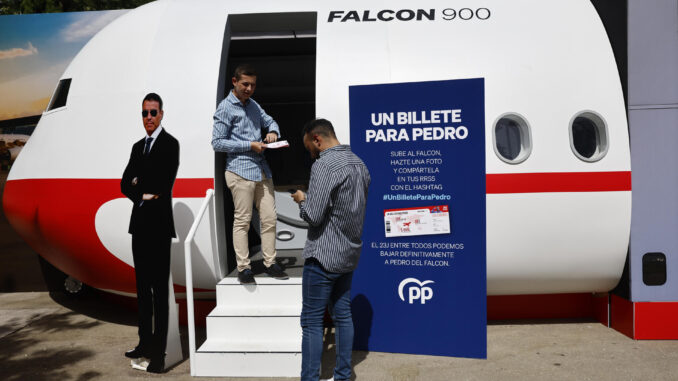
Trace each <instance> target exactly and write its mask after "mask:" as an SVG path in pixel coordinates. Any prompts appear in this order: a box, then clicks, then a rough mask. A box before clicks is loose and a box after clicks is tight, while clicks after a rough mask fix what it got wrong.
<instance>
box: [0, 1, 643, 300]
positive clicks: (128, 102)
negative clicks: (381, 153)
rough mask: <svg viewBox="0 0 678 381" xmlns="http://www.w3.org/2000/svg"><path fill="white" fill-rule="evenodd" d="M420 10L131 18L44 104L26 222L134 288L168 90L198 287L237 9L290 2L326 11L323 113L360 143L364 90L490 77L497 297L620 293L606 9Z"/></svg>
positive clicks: (90, 276)
mask: <svg viewBox="0 0 678 381" xmlns="http://www.w3.org/2000/svg"><path fill="white" fill-rule="evenodd" d="M412 4H413V3H412V2H407V1H394V2H393V1H392V2H389V3H388V5H386V3H384V2H370V1H345V2H341V3H337V4H332V3H326V2H313V1H305V0H292V1H286V2H279V1H257V2H236V1H229V0H224V1H217V0H207V1H200V2H193V1H185V2H182V1H170V0H166V1H158V2H154V3H150V4H147V5H144V6H142V7H140V8H137V9H135V10H132V11H130V12H128V13H126V14H124V15H122V16H120V17H119V18H118V19H116V20H115V21H113V22H112V23H111V24H110V25H108V26H107V27H105V28H104V29H103V30H102V31H101V32H99V33H98V34H97V35H96V36H94V37H93V38H92V40H91V41H90V42H89V43H88V44H87V45H86V46H85V47H84V48H83V49H82V50H81V52H80V53H79V54H78V55H77V56H76V57H75V58H74V60H73V61H72V63H71V64H70V65H69V66H68V68H67V69H66V71H65V73H64V74H63V76H62V79H71V83H70V89H69V92H68V97H67V102H66V104H65V106H63V107H58V108H55V109H52V110H48V111H46V112H45V113H44V114H43V115H42V118H41V119H40V122H39V124H38V126H37V128H36V130H35V132H34V133H33V135H32V136H31V139H30V141H29V142H28V144H27V145H26V146H25V147H24V149H23V151H22V154H21V156H20V157H19V158H18V160H17V161H16V162H15V164H14V166H13V168H12V170H11V172H10V174H9V177H8V181H7V184H6V186H5V195H4V201H3V202H4V208H5V213H6V215H7V217H8V219H9V220H10V222H11V224H12V225H13V226H14V228H15V229H16V230H17V231H18V232H19V234H20V235H21V236H22V237H23V238H24V239H25V240H26V241H27V242H28V243H29V244H30V245H31V246H32V247H33V248H34V249H35V250H36V251H37V252H38V253H39V254H40V255H42V256H43V257H44V258H46V259H47V260H48V261H49V262H51V263H52V264H54V265H55V266H57V267H58V268H59V269H61V270H62V271H64V272H66V273H68V274H69V275H72V276H74V277H75V278H78V279H80V280H82V281H83V282H85V283H87V284H89V285H92V286H93V287H96V288H100V289H105V290H111V291H115V292H120V293H130V294H132V293H134V271H133V261H132V253H131V244H130V242H131V237H130V236H129V234H128V233H127V227H128V223H129V215H130V211H131V208H132V205H131V202H130V201H129V200H127V199H126V198H124V196H123V195H122V194H121V193H120V187H119V182H120V177H121V175H122V172H123V169H124V167H125V164H126V163H127V160H128V158H129V152H130V149H131V146H132V144H133V143H134V142H135V141H137V140H139V139H140V138H141V137H142V136H143V134H144V131H143V128H142V124H141V120H140V115H139V111H140V109H141V107H140V106H141V99H142V98H143V96H144V95H145V94H146V93H148V92H151V91H152V92H156V93H158V94H160V95H161V96H162V97H163V100H164V110H165V115H164V119H163V125H164V127H165V128H166V129H167V130H168V131H169V132H170V133H171V134H172V135H174V136H175V137H176V138H177V139H178V140H179V142H180V144H181V157H180V166H179V172H178V175H177V180H176V183H175V186H174V204H175V221H176V225H177V230H178V238H177V239H176V240H175V242H174V243H173V249H172V256H173V258H172V273H173V279H174V282H175V284H176V285H177V286H183V285H184V279H185V277H184V265H183V239H185V237H186V233H187V231H188V228H189V227H190V226H191V224H192V223H193V220H194V218H195V215H196V214H197V211H198V209H199V207H200V204H201V203H202V200H203V198H204V196H205V192H206V190H207V189H210V188H212V187H214V184H215V176H219V174H218V173H215V172H216V171H215V154H214V151H213V150H212V148H211V145H210V141H211V134H212V116H213V113H214V110H215V106H216V102H217V100H218V99H220V96H223V94H219V88H220V86H221V87H223V86H225V82H224V80H223V78H224V77H223V73H222V71H223V70H224V68H225V65H224V62H223V60H224V59H226V58H225V57H226V56H225V55H224V54H223V50H224V47H226V48H227V47H228V44H227V42H228V41H226V43H225V41H224V40H225V39H229V38H230V37H231V34H230V32H229V29H228V28H229V27H232V25H231V26H228V25H227V22H228V20H229V15H240V14H258V13H266V14H275V13H279V14H280V19H281V20H282V21H281V23H282V22H283V21H284V20H286V17H287V16H286V14H294V13H303V12H316V13H317V23H316V29H315V30H314V31H313V33H314V37H313V38H315V39H316V52H315V114H316V115H317V116H318V117H323V118H326V119H329V120H330V121H332V123H333V124H334V125H335V128H336V129H337V135H338V138H339V140H340V141H341V142H343V143H348V142H349V140H350V139H349V136H350V130H349V99H348V88H349V86H352V85H364V84H380V83H400V82H419V81H434V80H448V79H463V78H484V79H485V126H486V149H485V150H486V173H487V175H486V183H487V289H488V294H490V295H517V294H548V293H575V292H605V291H609V290H610V289H612V288H613V287H614V286H615V285H616V284H617V282H618V281H619V278H620V276H621V273H622V269H623V266H624V261H625V258H626V253H627V249H628V244H629V232H630V225H631V180H630V179H631V169H630V151H629V134H628V127H627V120H626V109H625V105H624V97H623V93H622V88H621V83H620V80H619V74H618V71H617V67H616V64H615V59H614V55H613V52H612V48H611V47H610V42H609V40H608V37H607V35H606V32H605V29H604V27H603V25H602V23H601V21H600V18H599V16H598V14H597V13H596V11H595V9H594V8H593V6H592V5H591V3H590V2H589V1H588V0H572V1H567V2H545V1H539V0H518V1H504V0H488V1H486V2H484V3H483V4H482V6H479V5H478V6H477V7H476V5H475V4H476V3H473V2H472V3H470V4H469V2H463V1H459V0H450V1H425V2H422V3H417V5H416V6H414V5H412ZM471 5H473V7H470V6H471ZM386 7H388V9H386ZM453 14H454V17H452V15H453ZM233 35H234V36H235V33H233ZM297 37H299V36H297ZM302 37H303V36H302ZM287 75H289V76H290V77H294V76H295V75H299V74H298V73H294V72H291V73H287ZM220 78H222V79H221V84H220ZM225 78H227V80H228V82H230V75H227V76H226V77H225ZM262 86H263V85H260V87H262ZM412 96H413V97H416V96H417V94H412ZM253 98H255V99H256V98H257V93H255V94H254V96H253ZM506 115H509V116H513V115H517V116H520V117H521V118H523V120H524V121H526V124H527V125H528V130H527V131H528V135H529V138H530V147H529V148H530V150H529V152H526V155H527V156H526V157H525V158H522V160H520V161H519V162H511V161H510V160H509V161H507V160H505V159H502V158H501V157H500V154H499V153H498V152H497V148H496V146H495V145H496V143H495V139H496V137H495V125H496V123H497V121H498V120H499V119H501V118H502V117H504V116H506ZM582 115H593V116H595V117H596V118H598V119H597V120H600V121H602V125H603V126H604V128H603V129H602V130H601V131H602V133H604V134H605V136H604V138H605V144H606V146H605V152H602V153H601V155H600V157H599V158H596V160H585V159H586V158H584V159H582V158H581V157H578V156H577V154H576V152H575V148H574V146H573V143H572V140H571V139H572V138H571V132H570V129H571V127H570V126H571V125H572V123H573V120H575V119H576V118H577V117H578V116H582ZM286 127H287V126H284V125H281V130H282V138H283V139H284V138H285V134H286V131H285V129H286ZM290 128H291V127H290ZM295 131H296V130H295ZM295 133H296V132H295ZM65 137H68V139H69V142H68V144H66V142H65V140H64V139H65ZM449 170H450V171H451V170H453V168H449ZM222 175H223V174H222ZM373 176H378V174H373ZM279 185H281V184H279ZM276 199H277V200H278V202H279V203H281V208H280V209H281V210H283V212H282V213H286V212H285V210H288V209H289V210H293V208H292V207H293V206H294V205H292V206H291V207H290V205H287V206H285V205H283V204H284V203H289V202H291V200H289V195H288V194H286V193H285V192H283V193H280V194H278V195H277V197H276ZM286 208H287V209H286ZM290 213H291V212H290ZM288 217H290V218H295V219H298V216H295V215H289V216H288ZM203 225H205V226H207V227H209V225H210V224H209V223H205V224H203ZM281 225H282V224H281ZM215 234H223V233H218V232H216V233H215V232H213V231H210V229H209V228H203V229H202V230H200V231H199V232H198V235H197V237H196V248H197V250H195V253H196V254H195V255H196V256H197V258H196V259H195V261H194V263H195V264H194V269H195V271H196V272H195V275H194V285H195V286H196V287H197V288H200V289H203V290H213V289H214V287H215V284H216V282H218V281H219V279H220V278H221V277H223V276H224V275H225V274H224V269H225V265H224V263H223V258H221V257H220V254H219V253H220V252H223V248H220V247H218V245H217V243H215V242H216V238H215V236H214V235H215ZM294 245H296V247H299V248H300V247H302V245H303V237H301V241H298V240H297V241H294V243H289V242H280V245H279V248H293V247H294Z"/></svg>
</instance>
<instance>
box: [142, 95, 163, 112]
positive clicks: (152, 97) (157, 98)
mask: <svg viewBox="0 0 678 381" xmlns="http://www.w3.org/2000/svg"><path fill="white" fill-rule="evenodd" d="M146 101H152V102H158V104H159V105H160V111H162V98H160V95H158V94H156V93H148V94H146V96H145V97H144V100H143V101H141V104H142V105H143V104H144V102H146Z"/></svg>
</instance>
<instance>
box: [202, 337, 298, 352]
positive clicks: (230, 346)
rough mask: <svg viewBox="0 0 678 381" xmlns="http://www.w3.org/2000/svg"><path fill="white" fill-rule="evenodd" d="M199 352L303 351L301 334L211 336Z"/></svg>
mask: <svg viewBox="0 0 678 381" xmlns="http://www.w3.org/2000/svg"><path fill="white" fill-rule="evenodd" d="M198 352H203V353H204V352H223V353H231V352H232V353H240V352H247V353H301V336H299V338H298V339H296V340H240V341H236V340H219V339H213V338H209V339H207V340H206V341H205V342H204V343H203V344H202V345H201V346H200V349H198Z"/></svg>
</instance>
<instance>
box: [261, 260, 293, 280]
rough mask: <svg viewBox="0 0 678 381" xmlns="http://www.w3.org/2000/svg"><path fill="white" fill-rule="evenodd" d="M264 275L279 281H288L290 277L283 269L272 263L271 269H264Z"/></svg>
mask: <svg viewBox="0 0 678 381" xmlns="http://www.w3.org/2000/svg"><path fill="white" fill-rule="evenodd" d="M266 274H268V276H270V277H271V278H275V279H280V280H285V279H289V278H290V277H289V276H288V275H287V273H285V272H284V271H283V269H282V268H281V267H280V265H279V264H277V263H274V264H272V265H271V267H267V268H266Z"/></svg>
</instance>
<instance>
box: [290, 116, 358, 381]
mask: <svg viewBox="0 0 678 381" xmlns="http://www.w3.org/2000/svg"><path fill="white" fill-rule="evenodd" d="M304 146H305V147H306V149H307V150H308V151H309V152H310V153H311V156H312V157H313V158H315V159H316V162H315V163H314V164H313V167H311V179H310V182H309V186H308V193H306V194H305V193H304V192H302V191H297V192H296V193H294V194H292V198H293V199H294V201H296V202H297V203H298V204H299V211H300V213H299V214H300V216H301V218H303V219H304V220H305V221H306V222H308V224H309V230H308V238H307V241H306V246H305V247H304V252H303V256H304V258H305V259H306V261H305V263H304V272H303V276H302V298H303V306H302V310H301V327H302V331H303V335H302V344H301V380H302V381H311V380H312V381H317V380H318V378H319V376H320V359H321V356H322V348H323V317H324V314H325V308H326V307H328V306H329V310H330V314H331V315H332V320H334V327H335V342H336V352H337V358H336V366H335V368H334V380H337V381H338V380H349V379H350V378H351V351H352V349H353V318H352V316H351V280H352V279H353V270H355V269H356V267H357V266H358V259H359V258H360V250H361V248H362V241H361V239H360V237H361V235H362V231H363V221H364V219H365V206H366V204H367V189H368V187H369V185H370V174H369V172H368V170H367V167H366V166H365V164H364V163H363V162H362V160H360V158H358V156H356V155H355V154H354V153H353V152H351V149H350V148H349V147H348V146H346V145H340V144H339V141H338V140H337V137H336V135H335V133H334V128H333V127H332V123H330V122H329V121H328V120H325V119H316V120H313V121H311V122H309V123H308V124H307V125H306V126H305V127H304Z"/></svg>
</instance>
